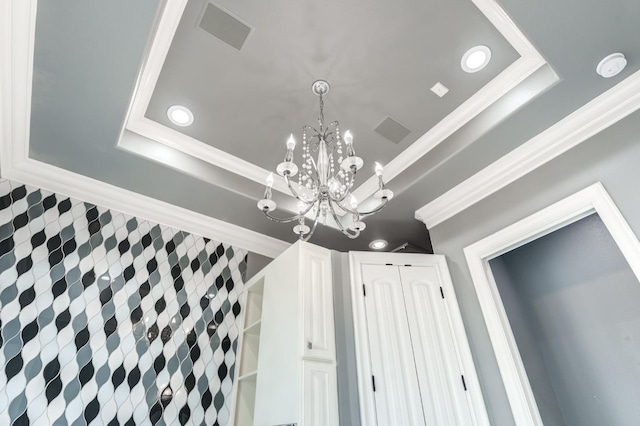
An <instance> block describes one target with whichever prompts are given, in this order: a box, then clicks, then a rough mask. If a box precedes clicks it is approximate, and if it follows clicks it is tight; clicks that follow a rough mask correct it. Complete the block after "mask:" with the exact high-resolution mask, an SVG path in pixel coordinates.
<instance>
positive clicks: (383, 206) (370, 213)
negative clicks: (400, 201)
mask: <svg viewBox="0 0 640 426" xmlns="http://www.w3.org/2000/svg"><path fill="white" fill-rule="evenodd" d="M387 204H389V199H388V198H387V197H384V198H383V202H382V204H380V205H379V206H378V207H376V208H375V209H373V210H369V211H368V212H361V213H358V214H359V215H360V217H367V216H371V215H373V214H376V213H378V212H379V211H380V210H382V209H384V208H385V207H386V206H387Z"/></svg>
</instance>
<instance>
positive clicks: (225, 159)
mask: <svg viewBox="0 0 640 426" xmlns="http://www.w3.org/2000/svg"><path fill="white" fill-rule="evenodd" d="M473 2H474V4H475V5H476V7H478V9H479V10H480V11H481V12H482V13H483V14H484V15H485V16H486V17H487V19H488V20H489V21H490V22H491V23H492V24H493V25H494V26H495V27H496V29H497V30H498V31H499V32H500V33H501V34H502V36H503V37H504V38H505V39H506V40H507V41H508V42H509V43H510V44H511V45H512V47H513V48H514V49H515V50H516V51H517V52H518V54H519V55H520V58H519V59H517V60H516V61H515V62H514V63H513V64H511V65H510V66H509V67H507V69H505V70H504V71H503V72H502V73H500V74H499V75H498V76H497V77H496V78H494V79H493V80H492V81H490V82H489V83H487V84H486V85H485V86H484V87H483V88H482V89H480V90H479V91H478V92H476V93H475V94H474V95H473V96H471V97H470V98H469V99H468V100H467V101H465V102H464V103H463V104H462V105H460V106H459V107H458V108H456V110H454V111H453V112H452V113H450V114H449V115H448V116H447V117H445V118H444V119H443V120H441V121H440V122H439V123H438V124H436V125H435V126H434V127H433V128H432V129H430V130H429V131H428V132H427V133H425V134H424V135H423V136H421V137H420V138H419V139H418V140H417V141H416V142H414V143H413V144H412V145H411V146H409V148H407V149H406V150H405V151H403V152H401V153H400V154H399V155H398V156H396V157H395V158H394V159H393V160H391V161H390V162H389V163H388V164H386V166H385V174H384V176H385V180H386V181H387V183H388V182H390V181H392V180H393V179H394V178H395V177H397V176H398V175H400V174H401V173H402V172H403V171H404V170H406V169H407V168H409V167H410V166H411V165H412V164H413V163H415V162H416V161H417V160H418V159H419V158H421V157H423V156H424V155H426V154H427V153H428V152H429V151H431V150H432V149H433V148H435V147H436V146H437V145H439V144H440V143H442V142H443V141H444V140H446V138H448V137H449V136H451V135H452V134H453V133H455V132H456V131H457V130H458V129H460V128H461V127H463V126H464V125H465V124H467V123H468V122H469V121H470V120H471V119H473V118H474V117H475V116H477V115H478V114H479V113H481V112H482V111H484V110H485V109H486V108H488V107H489V106H490V105H491V104H493V103H494V102H495V101H497V100H498V99H500V98H501V97H502V96H504V95H505V94H506V93H508V92H509V91H510V90H512V89H513V88H514V87H516V86H517V85H518V84H519V83H521V82H522V81H524V80H525V79H526V78H527V77H529V76H530V75H531V74H533V73H534V72H535V71H536V70H537V69H539V68H540V67H541V66H543V65H545V64H546V62H545V60H544V59H543V58H542V56H541V55H540V54H539V53H538V51H537V50H536V49H535V48H534V47H533V45H532V44H531V43H530V42H529V41H528V40H527V39H526V37H525V36H524V35H523V34H522V32H521V31H520V30H519V29H518V27H517V26H516V25H515V24H514V23H513V21H512V20H511V19H510V18H509V17H508V15H507V14H506V13H505V12H504V10H502V8H501V7H500V6H499V5H498V3H497V2H495V1H494V0H473ZM186 3H187V2H186V0H176V1H175V2H172V4H171V5H170V6H169V5H168V6H167V7H166V8H165V9H164V11H163V13H162V16H161V18H160V24H159V25H158V30H157V32H156V35H155V37H154V40H153V42H152V45H151V49H150V51H149V56H148V58H147V60H146V63H145V65H144V67H143V69H142V71H141V75H140V78H139V79H138V85H137V87H136V91H135V93H134V96H133V99H132V102H131V107H130V110H129V115H128V117H127V120H126V124H125V125H126V128H127V129H128V130H131V131H132V132H135V133H138V134H140V135H141V136H144V137H147V138H149V139H152V140H154V141H156V142H159V143H162V144H165V145H167V146H170V147H172V148H174V149H177V150H179V151H181V152H184V153H185V154H188V155H190V156H193V157H196V158H199V159H201V160H203V161H207V162H209V163H210V164H212V165H214V166H217V167H220V168H223V169H225V170H228V171H230V172H233V173H236V174H238V175H240V176H242V177H244V178H247V179H250V180H253V181H255V182H257V183H261V184H262V183H264V179H265V178H266V176H267V175H268V174H269V171H268V170H265V169H264V168H262V167H259V166H257V165H255V164H252V163H250V162H248V161H246V160H242V159H241V158H239V157H236V156H234V155H231V154H229V153H227V152H225V151H222V150H220V149H218V148H215V147H213V146H211V145H209V144H206V143H204V142H201V141H199V140H197V139H195V138H192V137H190V136H187V135H185V134H183V133H180V132H178V131H176V130H174V129H172V128H170V127H167V126H165V125H163V124H160V123H157V122H155V121H152V120H149V119H148V118H146V117H145V116H144V114H145V111H146V110H147V108H148V106H149V102H150V100H151V96H152V94H153V91H154V89H155V86H156V84H157V81H158V77H159V75H160V71H161V69H162V65H163V64H164V62H165V60H166V57H167V54H168V52H169V48H170V46H171V42H172V41H173V36H174V34H175V32H176V30H177V28H178V25H179V22H180V18H181V17H182V14H183V13H184V9H185V7H186ZM118 147H120V148H121V149H124V150H126V147H125V146H123V145H120V142H118ZM273 189H275V190H277V191H279V192H281V193H283V194H285V195H288V196H289V195H290V193H289V190H288V188H287V186H286V184H285V182H284V180H283V179H282V178H280V177H276V181H275V182H274V186H273ZM377 189H378V180H377V177H376V176H375V175H373V176H371V177H370V178H369V179H368V180H366V181H364V182H363V183H362V184H361V185H360V186H359V187H358V188H357V189H356V190H355V191H354V195H355V196H356V198H358V199H359V200H365V199H367V198H369V197H370V196H371V195H373V194H374V193H375V191H377Z"/></svg>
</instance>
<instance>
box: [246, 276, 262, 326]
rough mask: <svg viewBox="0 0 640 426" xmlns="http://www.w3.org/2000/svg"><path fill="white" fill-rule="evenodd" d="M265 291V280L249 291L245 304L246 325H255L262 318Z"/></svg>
mask: <svg viewBox="0 0 640 426" xmlns="http://www.w3.org/2000/svg"><path fill="white" fill-rule="evenodd" d="M263 290H264V278H263V279H261V280H260V281H258V282H256V283H255V284H254V285H252V286H251V287H250V288H249V290H247V301H246V304H245V317H244V323H245V324H253V323H254V322H256V321H259V320H260V319H261V318H262V294H263Z"/></svg>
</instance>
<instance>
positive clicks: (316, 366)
mask: <svg viewBox="0 0 640 426" xmlns="http://www.w3.org/2000/svg"><path fill="white" fill-rule="evenodd" d="M302 364H303V372H304V373H303V374H304V376H303V396H302V397H303V408H302V412H303V413H302V416H303V419H304V420H303V422H302V424H303V425H305V426H332V425H337V424H338V397H337V394H336V388H337V384H336V381H337V379H336V367H335V365H334V364H329V363H326V362H314V361H302Z"/></svg>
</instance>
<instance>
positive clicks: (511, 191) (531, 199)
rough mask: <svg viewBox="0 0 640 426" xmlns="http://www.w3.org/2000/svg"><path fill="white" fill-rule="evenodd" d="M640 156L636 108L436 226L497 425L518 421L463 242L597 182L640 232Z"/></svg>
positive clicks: (434, 234) (437, 247)
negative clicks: (620, 119) (488, 330)
mask: <svg viewBox="0 0 640 426" xmlns="http://www.w3.org/2000/svg"><path fill="white" fill-rule="evenodd" d="M639 159H640V113H639V112H636V113H634V114H632V115H630V116H629V117H627V118H625V119H624V120H622V121H620V122H619V123H616V124H615V125H613V126H611V127H610V128H608V129H606V130H604V131H602V132H601V133H599V134H598V135H595V136H594V137H592V138H591V139H590V140H588V141H585V142H583V143H582V144H580V145H579V146H577V147H575V148H573V149H572V150H570V151H568V152H566V153H565V154H563V155H561V156H560V157H558V158H556V159H554V160H553V161H551V162H549V163H547V164H546V165H544V166H542V167H540V168H539V169H537V170H535V171H534V172H532V173H530V174H528V175H527V176H524V177H523V178H521V179H519V180H518V181H516V182H514V183H512V184H510V185H508V186H507V187H505V188H504V189H502V190H500V191H498V192H497V193H495V194H493V195H492V196H490V197H488V198H486V199H484V200H483V201H481V202H479V203H477V204H475V205H474V206H472V207H470V208H469V209H467V210H465V211H464V212H462V213H459V214H458V215H456V216H455V217H453V218H451V219H449V220H447V221H446V222H444V223H442V224H440V225H438V226H436V227H434V228H433V229H431V230H430V234H431V240H432V243H433V247H434V251H435V252H436V253H441V254H445V255H446V256H447V260H448V263H449V268H450V271H451V275H452V278H453V283H454V286H455V289H456V295H457V296H458V300H459V302H460V307H461V310H462V316H463V320H464V322H465V327H466V330H467V335H468V337H469V340H470V344H471V348H472V351H473V354H474V359H475V362H476V366H477V368H478V373H479V376H480V380H481V384H482V387H483V391H484V396H485V400H486V402H487V408H488V411H489V415H490V417H491V420H492V424H494V425H500V426H503V425H513V424H514V422H513V418H512V415H511V410H510V407H509V403H508V400H507V396H506V392H505V390H504V386H503V384H502V381H501V378H500V374H499V371H498V366H497V363H496V359H495V356H494V353H493V349H492V347H491V343H490V341H489V336H488V333H487V329H486V326H485V325H484V320H483V318H482V313H481V311H480V305H479V304H478V299H477V296H476V294H475V290H474V288H473V283H472V281H471V277H470V275H469V271H468V268H467V264H466V261H465V259H464V254H463V249H464V247H467V246H468V245H470V244H472V243H474V242H476V241H478V240H480V239H482V238H484V237H486V236H488V235H491V234H492V233H494V232H496V231H498V230H500V229H503V228H504V227H506V226H508V225H511V224H512V223H514V222H516V221H518V220H520V219H523V218H524V217H527V216H529V215H531V214H533V213H535V212H537V211H539V210H541V209H542V208H544V207H546V206H548V205H550V204H552V203H554V202H556V201H559V200H561V199H563V198H564V197H567V196H568V195H571V194H573V193H575V192H577V191H579V190H580V189H583V188H585V187H587V186H588V185H590V184H592V183H594V182H597V181H601V182H602V183H603V184H604V186H605V188H606V189H607V191H608V192H609V194H610V195H611V197H612V198H613V200H614V202H615V203H616V204H617V206H618V208H619V209H620V211H621V212H622V214H623V216H624V217H625V219H626V220H627V221H628V223H629V225H630V226H631V228H632V229H633V231H634V232H635V234H636V235H639V234H640V197H639V196H638V193H637V187H638V182H640V167H639V165H638V161H639Z"/></svg>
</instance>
